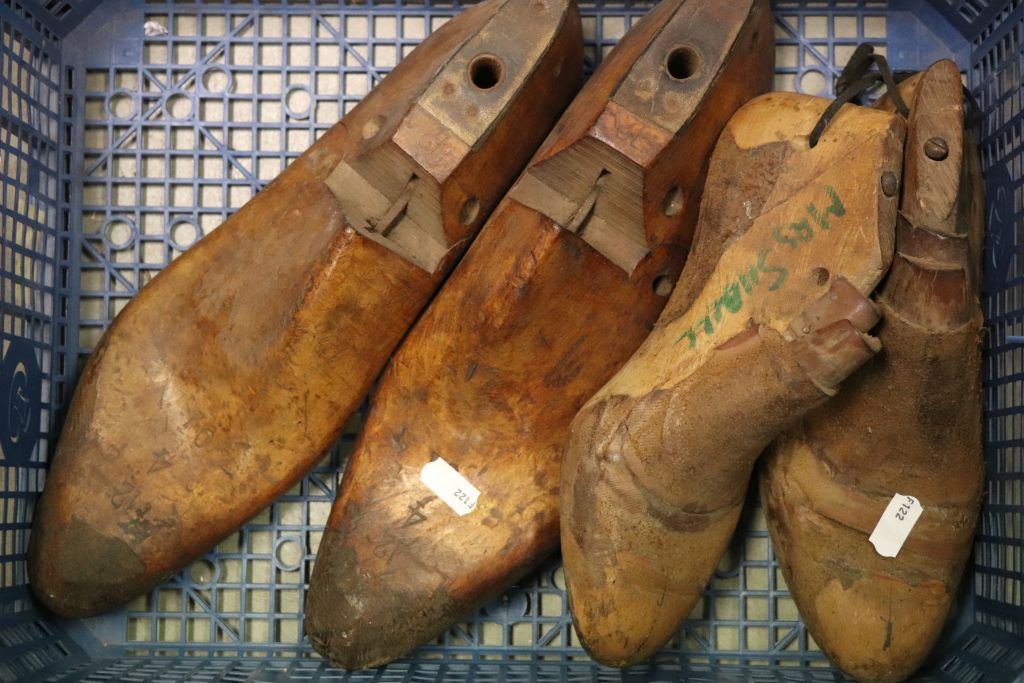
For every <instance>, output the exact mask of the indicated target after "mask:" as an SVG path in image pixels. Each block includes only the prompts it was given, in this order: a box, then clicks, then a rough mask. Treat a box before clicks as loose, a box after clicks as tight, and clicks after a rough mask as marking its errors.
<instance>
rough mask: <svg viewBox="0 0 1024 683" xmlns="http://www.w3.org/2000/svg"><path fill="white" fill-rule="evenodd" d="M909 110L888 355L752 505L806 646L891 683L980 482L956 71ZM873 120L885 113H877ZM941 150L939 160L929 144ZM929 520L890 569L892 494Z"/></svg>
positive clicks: (919, 654) (931, 601) (790, 454)
mask: <svg viewBox="0 0 1024 683" xmlns="http://www.w3.org/2000/svg"><path fill="white" fill-rule="evenodd" d="M901 90H902V92H903V96H904V99H905V100H906V101H907V102H908V103H909V104H910V105H911V109H912V113H911V118H910V120H909V132H908V135H907V140H908V144H907V149H906V165H905V171H904V179H905V186H904V191H903V201H902V207H901V210H900V219H899V228H898V231H897V242H896V247H897V253H896V259H895V261H894V264H893V268H892V272H891V273H890V274H889V276H888V278H887V280H886V281H885V283H884V284H883V285H882V287H881V288H880V289H879V292H878V294H877V297H876V298H877V301H878V306H879V308H880V309H881V311H882V313H883V315H884V322H883V324H882V325H881V327H880V330H879V333H878V334H879V338H880V339H881V342H882V345H883V349H884V350H883V352H882V353H881V354H880V355H879V356H878V357H877V358H876V359H874V360H873V361H872V362H870V363H869V364H868V365H867V366H866V367H865V368H863V369H862V370H861V372H859V373H858V374H857V375H855V376H854V377H853V378H851V380H850V381H849V382H848V383H847V385H846V386H844V389H843V392H842V393H841V394H840V395H839V396H838V397H837V399H836V400H835V401H833V402H831V403H829V404H828V405H827V406H825V407H823V408H822V409H820V410H818V411H817V412H815V413H814V414H812V415H810V416H808V417H807V419H806V420H804V421H803V423H802V424H801V425H800V426H798V427H796V428H795V429H793V430H792V431H790V432H788V433H787V434H786V435H784V436H783V437H781V438H780V439H779V441H778V442H777V443H776V444H775V445H774V447H773V450H772V452H771V454H770V456H769V457H768V458H767V464H766V467H765V468H764V470H763V472H762V478H761V495H762V499H763V501H764V505H765V508H766V511H767V512H768V521H769V529H770V531H771V534H772V538H773V539H774V541H775V549H776V553H777V554H778V556H779V560H780V563H781V565H782V570H783V572H784V574H785V576H786V580H787V583H788V584H789V587H790V589H791V590H792V592H793V597H794V599H795V600H796V603H797V605H798V607H799V609H800V613H801V614H802V615H803V617H804V619H805V621H806V622H807V625H808V628H809V629H810V631H811V634H812V635H813V636H814V638H815V640H816V641H817V642H818V643H819V644H820V645H821V647H822V649H824V650H825V651H826V652H827V653H828V654H829V656H831V657H832V659H833V660H834V661H835V663H836V664H837V665H838V666H839V667H840V668H842V669H843V670H844V671H845V672H846V673H848V674H849V675H851V676H853V677H855V678H857V679H859V680H864V681H901V680H904V679H906V678H908V677H909V676H911V675H912V674H913V673H914V671H916V670H917V668H918V667H920V666H921V664H922V663H923V661H924V660H925V658H926V657H927V656H928V654H929V653H930V652H931V650H932V648H933V647H934V645H935V642H936V640H937V639H938V637H939V635H940V633H941V631H942V628H943V626H944V624H945V621H946V617H947V615H948V614H949V611H950V608H951V606H952V604H953V601H954V599H955V597H956V594H957V590H958V587H959V584H960V579H961V576H962V574H963V570H964V566H965V564H966V562H967V560H968V558H969V557H970V553H971V547H972V538H973V536H974V528H975V525H976V523H977V518H978V511H979V505H980V501H981V494H982V484H983V476H984V471H983V463H982V431H981V430H982V417H981V409H982V404H981V401H982V395H981V350H980V341H981V335H982V329H983V324H984V321H983V316H982V311H981V306H980V303H979V298H978V297H979V292H980V282H979V271H980V262H981V240H982V236H983V234H984V227H985V226H984V206H985V203H984V197H983V195H982V192H983V190H982V177H981V168H980V159H979V158H978V151H977V149H976V147H975V146H974V142H973V140H972V138H971V135H970V134H969V133H965V131H964V113H963V94H962V91H961V81H960V72H959V70H958V69H957V67H956V65H955V64H953V63H952V62H948V61H944V62H939V63H937V64H936V65H934V66H932V67H931V68H930V69H928V70H927V71H925V72H923V73H922V74H920V75H919V76H918V77H916V78H915V79H914V80H913V81H911V82H908V83H905V84H904V85H903V86H902V88H901ZM881 106H882V107H883V108H884V107H886V106H887V104H886V103H884V102H883V103H882V104H881ZM936 138H941V139H942V140H943V141H944V144H945V145H946V146H947V147H948V155H945V156H943V155H939V154H935V153H934V150H936V149H940V148H941V147H942V144H939V143H938V142H937V141H936V142H935V143H933V145H932V147H931V148H930V149H931V150H932V156H941V157H942V158H940V159H935V158H932V157H930V156H929V154H928V153H926V151H925V145H926V144H927V143H928V142H929V141H931V140H936ZM896 494H901V495H904V496H913V497H915V498H917V499H918V500H919V501H920V504H921V506H922V507H923V508H924V513H923V515H922V516H921V518H920V520H919V521H918V522H917V525H916V526H915V527H914V528H913V530H912V532H911V534H910V536H909V538H908V539H907V541H906V543H905V544H904V545H903V548H902V550H901V551H900V552H899V554H898V555H897V557H895V558H886V557H882V556H880V555H879V554H878V553H877V552H876V551H875V548H874V547H873V546H872V544H871V543H870V542H869V540H868V538H869V536H870V535H871V533H872V531H873V530H874V528H875V525H876V524H877V523H878V522H879V520H880V519H881V518H882V515H883V512H884V510H885V508H886V506H887V505H888V504H889V501H890V500H891V499H892V498H893V496H894V495H896Z"/></svg>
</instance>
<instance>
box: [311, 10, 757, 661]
mask: <svg viewBox="0 0 1024 683" xmlns="http://www.w3.org/2000/svg"><path fill="white" fill-rule="evenodd" d="M680 47H684V48H686V49H687V50H688V52H687V53H686V54H687V55H689V57H690V58H692V59H690V61H688V62H686V63H685V64H674V65H673V66H672V68H671V69H670V68H669V64H668V61H669V58H670V55H671V54H672V53H673V52H674V51H675V50H676V49H677V48H680ZM772 55H773V47H772V29H771V22H770V10H769V6H768V3H767V2H765V1H763V0H756V1H750V0H747V1H744V2H731V3H720V2H713V1H711V0H688V1H687V2H682V1H681V0H669V1H666V2H662V3H661V4H660V5H659V6H658V7H657V8H655V9H654V10H653V11H652V12H651V14H650V15H648V17H646V18H645V19H644V20H643V21H642V22H640V23H639V24H638V25H637V26H636V27H635V28H634V29H633V30H632V31H631V32H630V33H629V34H628V35H627V36H626V37H624V38H623V40H622V41H621V43H620V44H619V45H618V46H617V47H616V48H615V50H614V51H613V52H612V53H611V54H610V55H609V56H608V57H607V58H606V59H605V61H604V62H603V64H602V66H601V68H600V69H599V70H598V72H597V73H596V74H595V75H594V76H593V78H592V79H591V81H590V82H589V83H588V84H587V85H586V87H585V88H584V90H583V92H582V93H581V94H580V96H579V97H578V98H577V99H576V101H575V102H574V103H573V105H572V106H571V107H570V109H569V111H568V112H567V113H566V115H565V116H564V117H563V118H562V120H561V121H560V122H559V123H558V125H557V126H556V127H555V129H554V131H553V133H552V135H551V137H550V138H549V139H548V141H547V143H546V144H545V145H544V147H543V148H542V149H541V151H540V152H539V153H538V155H537V156H536V158H535V159H534V161H533V162H532V163H531V165H530V167H529V169H528V170H527V171H526V173H524V175H523V176H522V177H521V178H520V180H519V181H518V183H517V184H516V186H515V187H514V188H513V190H512V191H511V193H510V194H509V197H508V199H507V200H506V201H505V202H504V203H503V204H502V205H501V206H500V207H499V208H498V210H497V212H496V214H495V216H494V217H493V218H492V219H491V221H490V222H489V224H488V225H487V226H486V227H485V228H484V230H483V232H482V234H481V235H480V238H479V239H478V240H477V242H476V243H475V244H474V246H473V247H472V248H471V249H470V251H469V253H468V254H467V256H466V259H465V261H464V262H463V263H462V264H461V265H460V266H459V267H458V268H457V269H456V271H455V273H454V274H453V275H452V278H451V280H450V281H449V282H448V283H447V284H446V286H445V288H444V289H443V291H442V292H441V294H440V295H439V296H438V298H437V299H436V300H435V301H434V302H433V303H432V304H431V306H430V308H429V309H428V311H427V313H426V314H425V315H424V317H423V318H422V320H421V321H420V322H419V323H418V324H417V326H416V327H415V328H414V330H413V331H412V332H411V333H410V335H409V337H408V339H407V340H406V341H405V342H404V344H403V346H402V347H401V349H400V350H399V351H398V352H397V353H396V355H395V357H394V359H393V361H392V363H391V364H390V365H389V367H388V369H387V371H386V372H385V374H384V376H383V378H382V381H381V385H380V389H379V392H378V394H377V396H376V398H375V400H374V404H373V407H372V410H371V413H370V416H369V419H368V421H367V423H366V425H365V427H364V431H363V434H362V437H361V439H360V442H359V443H358V444H357V448H356V451H355V453H354V455H353V457H352V459H351V461H350V462H349V465H348V469H347V471H346V473H345V477H344V481H343V482H342V489H341V493H340V495H339V498H338V501H337V503H336V504H335V507H334V510H333V512H332V514H331V518H330V521H329V522H328V526H327V529H326V531H325V534H324V538H323V542H322V544H321V547H320V553H319V556H318V559H317V563H316V566H315V569H314V572H313V577H312V580H311V585H310V590H309V593H308V597H307V603H306V632H307V633H308V634H309V637H310V641H311V642H312V643H313V644H314V646H315V647H316V648H317V649H318V650H319V651H320V652H322V653H323V654H325V655H326V656H327V657H329V658H330V659H331V660H332V661H334V662H336V663H339V664H341V665H344V666H347V667H365V666H372V665H377V664H381V663H383V662H386V661H388V660H391V659H394V658H395V657H398V656H401V655H403V654H405V653H407V652H409V651H410V650H412V649H413V648H414V647H416V646H417V645H419V644H421V643H423V642H426V641H429V640H431V639H433V638H435V637H437V635H438V634H440V633H442V632H443V631H444V630H445V629H447V628H448V627H449V626H451V625H452V624H453V623H455V622H456V620H457V619H458V618H459V617H461V616H462V615H464V614H465V613H467V612H469V611H471V610H472V609H474V608H476V607H477V606H479V605H480V604H481V603H483V602H484V601H486V600H487V599H489V598H490V597H492V596H495V595H496V594H497V593H498V592H500V591H501V590H503V589H506V588H508V587H509V586H510V585H511V584H512V583H514V582H515V581H516V580H517V579H518V578H519V577H521V576H522V575H523V574H525V573H526V572H528V571H529V570H530V569H531V568H532V567H534V566H536V565H537V564H538V562H540V561H541V560H543V559H544V558H545V557H546V556H547V555H548V554H549V553H550V552H552V551H553V550H554V549H555V547H556V546H557V542H558V486H559V462H560V456H561V450H562V446H563V444H564V441H565V438H566V434H567V430H568V425H569V422H570V420H571V419H572V416H573V415H574V414H575V412H576V410H577V409H578V408H579V407H580V406H581V405H582V404H583V402H584V401H585V400H586V399H587V397H588V396H589V395H590V394H592V393H593V392H594V391H595V390H596V389H597V388H598V387H599V386H600V385H601V384H602V383H603V382H605V381H606V380H607V379H608V378H609V377H610V376H611V375H612V373H614V372H615V370H616V369H617V368H618V367H619V365H620V364H621V363H622V362H624V361H625V360H626V359H627V358H628V357H629V355H630V354H631V353H632V352H633V351H634V350H635V349H636V347H637V346H638V345H639V344H640V343H641V341H642V340H643V338H644V337H645V336H646V335H647V334H648V332H649V331H650V328H651V325H652V324H653V323H654V321H655V320H656V318H657V316H658V313H659V312H660V311H661V309H662V308H663V306H664V305H665V302H666V300H667V298H666V297H667V294H668V293H669V291H671V287H672V284H673V283H674V282H675V280H676V277H677V276H678V274H679V269H680V267H681V265H682V262H683V259H684V256H685V254H686V250H687V247H688V246H689V243H690V239H691V236H692V233H693V227H694V222H695V218H696V207H697V205H698V204H699V200H700V194H701V190H702V178H703V176H704V174H705V172H706V166H707V157H708V155H709V152H710V149H711V146H712V144H713V142H714V140H715V139H716V138H717V136H718V134H719V133H720V131H721V130H722V128H723V127H724V125H725V123H726V121H727V120H728V118H729V117H730V115H731V114H732V113H733V112H734V111H735V110H736V108H737V107H738V106H739V105H740V104H742V103H743V102H744V101H746V100H748V99H749V98H751V97H752V96H754V95H756V94H758V93H761V92H764V91H766V90H767V89H768V88H769V87H770V84H771V82H772V65H773V59H772ZM677 67H678V68H677ZM673 72H674V73H675V75H673ZM682 76H685V77H682ZM677 188H678V189H677ZM438 457H442V458H444V459H445V460H446V461H447V462H449V463H451V464H452V465H453V466H455V467H456V468H458V470H459V471H460V472H461V473H462V474H463V475H464V476H465V477H466V478H467V479H468V480H469V481H470V482H471V483H472V484H473V485H474V486H475V487H477V488H478V489H479V490H480V491H481V492H482V494H481V496H480V499H479V502H478V504H477V506H476V509H475V510H474V511H473V512H471V513H470V514H467V515H465V516H463V517H459V516H457V515H456V514H455V513H454V512H453V511H452V510H451V509H449V508H448V507H446V505H445V503H444V502H442V501H441V500H439V499H438V498H437V497H436V496H435V495H433V494H432V493H431V491H430V490H429V489H427V488H426V487H425V486H424V485H423V484H422V483H421V482H420V472H421V469H422V468H423V466H424V465H425V464H427V463H429V462H431V461H432V460H434V459H436V458H438Z"/></svg>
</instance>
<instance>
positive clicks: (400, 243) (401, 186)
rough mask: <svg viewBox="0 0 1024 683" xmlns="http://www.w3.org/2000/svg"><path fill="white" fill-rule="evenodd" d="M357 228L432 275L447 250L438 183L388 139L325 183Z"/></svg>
mask: <svg viewBox="0 0 1024 683" xmlns="http://www.w3.org/2000/svg"><path fill="white" fill-rule="evenodd" d="M325 182H326V184H327V186H328V188H330V190H331V192H332V193H333V194H334V196H335V197H336V198H337V200H338V203H339V204H341V207H342V210H343V211H344V213H345V220H346V222H347V223H348V224H349V226H351V227H352V229H353V230H355V231H356V232H358V233H359V234H361V235H362V236H363V237H366V238H367V239H370V240H373V241H374V242H376V243H378V244H380V245H382V246H384V247H386V248H387V249H389V250H391V251H393V252H394V253H396V254H398V255H399V256H401V257H402V258H404V259H405V260H407V261H410V262H411V263H413V264H415V265H416V266H418V267H420V268H422V269H423V270H425V271H427V272H429V273H433V272H435V271H436V270H437V267H438V265H440V263H441V260H442V259H443V258H444V255H445V254H446V253H447V252H448V248H449V246H450V245H449V244H448V238H447V236H446V235H445V232H444V225H443V224H442V222H441V215H442V214H441V197H440V188H439V186H438V184H437V183H436V182H435V181H434V180H433V179H432V178H430V177H429V176H425V175H422V174H421V173H419V172H418V169H417V167H416V164H414V163H413V162H412V161H411V160H410V159H409V158H408V157H407V156H405V155H404V154H402V153H401V151H400V150H398V149H397V148H396V147H395V146H394V145H393V144H392V143H390V142H389V143H386V144H384V145H382V146H381V147H378V148H376V149H374V150H372V151H371V152H369V153H367V154H364V155H362V156H359V157H356V158H355V159H350V160H348V161H343V162H342V163H340V164H338V166H337V167H336V168H335V169H334V171H332V172H331V175H330V176H328V178H327V180H326V181H325Z"/></svg>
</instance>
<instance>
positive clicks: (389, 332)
mask: <svg viewBox="0 0 1024 683" xmlns="http://www.w3.org/2000/svg"><path fill="white" fill-rule="evenodd" d="M485 49H486V50H488V51H486V52H485ZM481 57H484V58H485V59H487V60H490V61H489V62H485V63H484V67H485V70H486V69H487V68H489V69H491V70H492V71H493V72H494V73H493V74H492V75H496V76H497V77H496V78H487V77H486V76H487V74H486V73H483V74H480V73H477V72H475V71H474V65H476V66H477V67H479V65H480V63H479V62H478V60H479V58H481ZM581 65H582V38H581V32H580V19H579V15H578V12H577V10H576V7H575V3H573V2H571V0H533V1H531V2H520V1H519V0H490V1H489V2H483V3H481V4H480V5H477V6H475V7H473V8H472V9H469V10H466V11H465V12H464V13H462V14H461V15H459V16H458V17H457V18H455V19H454V20H452V21H450V22H448V23H447V24H446V25H445V26H444V27H443V28H441V29H440V30H438V31H436V32H435V33H434V34H432V35H431V36H430V37H429V38H428V39H427V40H426V41H425V42H424V43H423V44H422V45H421V46H420V47H418V48H417V49H416V50H415V51H413V52H412V53H411V54H410V55H409V56H408V58H406V59H405V60H403V61H402V62H401V63H400V64H399V65H398V66H397V67H396V68H395V69H394V71H393V72H392V73H391V74H390V75H389V76H388V77H387V78H386V79H385V80H384V81H383V82H382V83H381V84H380V85H379V86H378V87H377V88H376V89H375V90H374V91H373V92H372V93H371V94H370V95H368V96H367V97H366V99H365V100H364V101H363V102H362V103H360V104H359V106H357V107H356V108H355V109H354V110H353V111H352V112H351V113H350V114H349V115H348V116H346V117H345V119H344V120H343V121H341V122H340V123H338V124H337V125H336V126H334V127H333V128H332V129H331V130H330V131H328V132H327V133H326V134H325V135H324V136H323V137H322V138H321V139H320V140H319V141H318V142H317V143H316V144H314V145H313V147H311V148H310V149H309V150H308V151H307V152H306V153H305V154H304V155H303V156H302V157H301V158H300V159H298V160H297V161H296V162H294V163H293V164H291V166H289V167H288V169H287V170H285V171H284V172H283V173H282V174H281V175H280V176H279V177H278V178H277V179H276V180H275V181H274V182H273V183H272V184H271V185H270V186H268V187H267V188H266V189H265V190H263V191H262V192H260V193H259V194H258V195H257V196H256V197H255V198H254V199H253V200H252V201H250V202H249V203H248V204H247V205H246V206H244V207H243V208H242V209H241V210H239V211H238V212H237V213H236V214H235V215H234V216H232V217H231V218H230V219H229V220H228V221H227V222H226V223H225V224H224V225H223V226H222V227H221V228H219V229H218V230H217V231H216V232H214V233H212V234H211V235H210V236H209V237H207V238H206V239H204V240H202V241H201V242H200V243H199V244H197V245H196V246H195V247H194V248H193V249H191V250H190V251H189V252H188V253H187V254H185V255H183V256H182V257H181V258H179V259H178V260H177V261H175V262H174V263H173V264H172V265H171V266H170V267H168V268H167V269H166V270H164V271H163V272H162V273H160V275H159V276H158V277H156V278H155V279H154V280H153V281H152V283H151V284H149V285H148V286H147V287H146V288H145V289H144V290H143V291H142V292H141V293H140V294H139V296H138V297H136V298H135V300H133V301H132V302H131V303H130V304H129V305H128V306H127V307H126V308H125V310H124V311H123V312H122V313H121V314H120V315H119V316H118V317H117V319H116V320H115V321H114V323H113V324H112V325H111V327H110V329H109V330H108V332H107V333H106V335H104V337H103V339H102V340H101V341H100V343H99V345H98V347H97V349H96V351H95V352H94V353H93V354H92V356H91V357H90V358H89V361H88V363H87V365H86V367H85V370H84V372H83V375H82V378H81V380H80V382H79V385H78V389H77V392H76V394H75V396H74V399H73V402H72V405H71V408H70V412H69V414H68V418H67V422H66V425H65V427H64V431H63V434H62V435H61V438H60V441H59V444H58V447H57V452H56V455H55V458H54V461H53V464H52V466H51V468H50V472H49V476H48V479H47V482H46V487H45V491H44V492H43V495H42V497H41V500H40V502H39V506H38V509H37V512H36V518H35V522H34V525H33V531H32V538H31V547H30V552H29V573H30V583H31V586H32V588H33V590H34V592H35V594H36V596H37V597H38V598H39V599H40V600H41V601H42V602H43V604H45V605H46V606H47V607H49V608H50V609H52V610H53V611H55V612H57V613H58V614H60V615H63V616H68V617H81V616H87V615H92V614H96V613H98V612H102V611H104V610H107V609H111V608H114V607H117V606H119V605H121V604H123V603H125V602H127V601H128V600H130V599H131V598H133V597H135V596H136V595H139V594H141V593H143V592H145V591H147V590H149V589H150V588H152V587H153V586H154V585H156V584H158V583H160V582H161V581H164V580H166V579H167V578H169V577H170V576H171V575H173V574H174V573H175V572H177V571H178V570H180V569H181V568H182V567H184V566H186V565H188V564H189V563H190V562H191V561H193V560H194V559H195V558H196V557H197V556H199V555H201V554H202V553H203V552H205V551H207V550H209V549H210V548H211V547H213V546H214V545H215V544H216V543H217V542H218V541H220V540H221V539H222V538H223V537H225V536H226V535H227V534H229V533H230V532H232V531H233V530H234V529H236V528H237V527H239V526H240V525H241V524H243V523H244V522H245V521H246V520H247V519H249V518H250V517H252V516H253V515H255V514H257V513H258V512H259V511H260V510H262V509H263V508H264V507H266V506H267V505H268V504H269V503H270V502H271V501H273V500H274V498H275V497H277V496H278V495H280V494H281V493H283V492H285V491H286V490H288V489H289V488H290V487H291V486H293V485H294V484H295V483H296V482H297V481H298V480H299V479H300V478H301V477H302V476H303V475H304V474H305V473H306V472H307V471H308V470H309V469H310V468H311V467H312V466H313V465H314V464H315V463H316V461H317V460H318V459H319V458H320V457H321V456H322V454H323V453H324V451H325V450H326V449H327V448H328V447H329V446H330V445H331V444H332V443H333V442H334V441H335V440H336V438H337V437H338V435H339V433H340V431H341V428H342V426H343V425H344V424H345V422H346V420H347V419H348V417H349V416H350V415H351V413H352V412H353V410H354V409H355V408H356V407H357V406H358V405H359V403H360V402H361V401H362V400H363V398H364V397H365V395H366V392H367V390H368V389H369V387H370V384H371V383H372V382H373V380H374V379H375V378H376V377H377V376H378V374H379V372H380V370H381V369H382V368H383V366H384V364H385V362H386V361H387V359H388V357H389V356H390V355H391V352H392V350H393V349H394V348H395V347H396V346H397V344H398V342H399V341H400V340H401V338H402V336H403V335H404V334H405V333H406V331H407V330H408V328H409V327H410V326H411V325H412V323H413V322H414V320H415V319H416V316H417V315H418V314H419V312H420V311H421V309H422V308H423V307H424V306H425V305H426V304H427V302H428V301H429V299H430V297H431V296H432V294H433V293H434V291H435V290H436V288H437V287H438V286H439V285H440V284H441V282H443V280H444V278H445V277H446V275H447V273H448V271H449V270H450V269H451V267H452V266H453V265H454V263H455V262H456V261H457V260H458V258H459V256H460V255H461V253H462V252H463V251H464V249H465V248H466V246H467V245H468V243H469V241H470V240H471V239H472V238H473V236H474V234H475V233H476V231H477V230H478V228H479V227H480V226H481V225H482V224H483V222H484V221H485V219H486V217H487V216H488V214H489V213H490V212H491V210H492V208H493V207H494V206H495V205H496V204H497V203H498V201H499V200H500V198H501V197H502V196H503V194H504V193H505V191H506V190H507V188H508V186H509V185H510V184H511V183H512V181H513V180H514V179H515V177H516V175H517V174H518V172H519V171H520V169H521V168H522V166H524V165H525V164H526V162H527V161H528V160H529V158H530V156H531V155H532V154H533V152H534V151H535V149H536V147H537V146H538V145H539V144H540V142H541V141H542V140H543V138H544V136H545V135H546V134H547V133H548V132H549V130H550V128H551V126H552V125H553V124H554V123H555V121H556V119H557V118H558V116H559V115H560V114H561V113H562V111H563V110H564V108H565V107H566V106H567V105H568V103H569V100H570V99H571V98H572V95H573V93H574V92H575V91H576V88H577V85H578V83H579V80H580V75H581V69H582V66H581ZM493 81H496V82H493ZM445 107H448V109H445ZM452 107H456V108H458V110H459V112H460V113H459V118H458V123H457V124H453V123H452V122H451V120H450V119H446V118H444V117H443V116H442V114H443V111H442V110H444V111H450V110H451V108H452Z"/></svg>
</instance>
